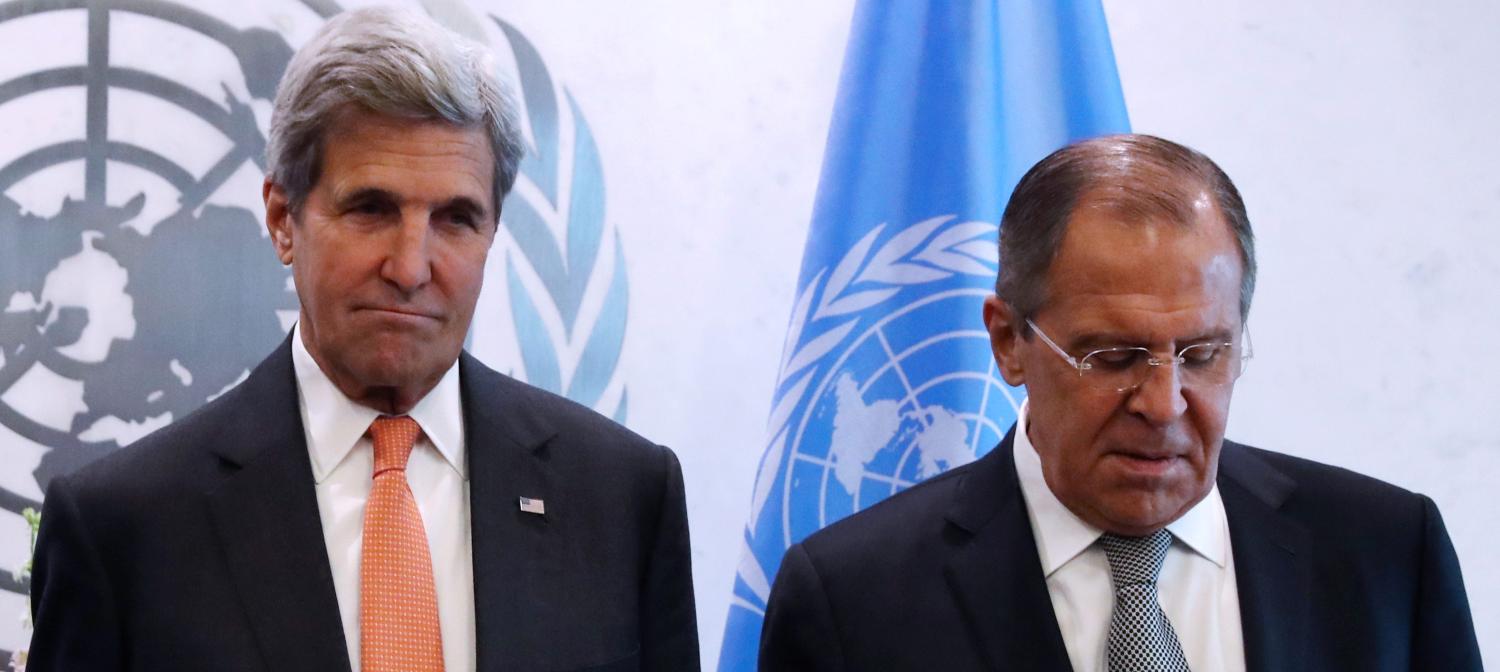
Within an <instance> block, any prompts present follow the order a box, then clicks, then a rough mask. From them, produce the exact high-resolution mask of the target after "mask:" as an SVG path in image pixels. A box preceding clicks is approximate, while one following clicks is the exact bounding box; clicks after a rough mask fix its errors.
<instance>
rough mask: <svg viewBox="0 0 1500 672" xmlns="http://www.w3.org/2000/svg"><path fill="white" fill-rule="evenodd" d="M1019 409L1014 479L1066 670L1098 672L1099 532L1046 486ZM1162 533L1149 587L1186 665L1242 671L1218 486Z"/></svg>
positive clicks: (1104, 629) (1102, 610)
mask: <svg viewBox="0 0 1500 672" xmlns="http://www.w3.org/2000/svg"><path fill="white" fill-rule="evenodd" d="M1027 408H1028V406H1027V405H1026V404H1022V406H1021V412H1020V418H1019V419H1018V420H1017V424H1016V440H1015V461H1016V474H1017V475H1018V476H1019V477H1020V481H1021V494H1022V496H1023V498H1024V499H1025V501H1026V514H1027V516H1028V517H1029V518H1030V519H1031V529H1032V533H1033V534H1034V535H1035V537H1036V550H1037V555H1038V556H1040V558H1041V561H1042V573H1043V574H1045V575H1046V577H1047V592H1048V594H1049V595H1050V596H1051V597H1052V611H1053V613H1054V614H1056V616H1057V626H1058V629H1059V630H1061V631H1062V637H1063V643H1064V644H1065V645H1066V646H1067V649H1068V659H1069V660H1071V661H1072V663H1073V669H1074V670H1075V671H1076V672H1105V670H1107V669H1108V657H1107V655H1106V652H1105V648H1106V646H1107V645H1108V639H1109V619H1110V612H1111V610H1112V609H1113V608H1114V587H1113V586H1112V585H1111V584H1110V578H1109V559H1108V558H1106V557H1105V555H1104V549H1103V548H1101V547H1100V546H1099V545H1098V544H1095V543H1094V542H1095V541H1097V540H1098V539H1099V537H1100V535H1102V534H1103V531H1102V530H1100V529H1098V528H1096V527H1094V526H1092V525H1089V524H1088V523H1085V522H1084V521H1083V520H1082V519H1080V518H1079V517H1078V516H1076V515H1074V514H1073V512H1072V511H1069V510H1068V508H1067V507H1066V506H1063V503H1062V502H1061V501H1059V500H1058V499H1057V496H1056V495H1054V494H1053V493H1052V490H1051V489H1050V488H1049V487H1048V486H1047V481H1046V480H1045V479H1044V478H1043V477H1042V460H1041V458H1040V457H1039V456H1038V455H1037V452H1036V449H1035V447H1033V446H1032V444H1031V440H1030V439H1029V438H1028V437H1027V435H1026V429H1027V423H1026V420H1027ZM1167 530H1168V531H1170V532H1171V533H1172V546H1171V547H1170V548H1169V549H1168V550H1167V558H1166V560H1165V561H1164V562H1163V563H1162V568H1161V575H1160V576H1159V577H1158V578H1157V582H1156V587H1157V592H1158V595H1159V597H1160V599H1161V605H1162V610H1163V611H1165V612H1166V614H1167V619H1168V620H1169V621H1171V623H1172V629H1173V630H1175V631H1176V632H1177V639H1178V641H1179V642H1181V644H1182V653H1183V655H1184V656H1186V657H1187V662H1188V667H1189V668H1191V669H1193V670H1215V671H1223V672H1242V671H1243V670H1244V669H1245V646H1244V638H1243V633H1242V632H1241V631H1240V597H1239V590H1238V588H1236V586H1235V582H1234V556H1233V553H1232V552H1231V549H1230V545H1229V519H1228V518H1227V517H1225V515H1224V500H1223V499H1221V498H1220V497H1219V487H1218V486H1217V485H1215V486H1214V488H1213V490H1211V491H1210V492H1209V493H1208V496H1207V497H1204V498H1203V501H1201V502H1198V503H1197V504H1196V505H1194V506H1193V508H1191V509H1189V510H1188V512H1187V513H1185V514H1183V515H1182V517H1181V518H1178V519H1177V520H1176V521H1174V522H1172V524H1170V525H1168V526H1167Z"/></svg>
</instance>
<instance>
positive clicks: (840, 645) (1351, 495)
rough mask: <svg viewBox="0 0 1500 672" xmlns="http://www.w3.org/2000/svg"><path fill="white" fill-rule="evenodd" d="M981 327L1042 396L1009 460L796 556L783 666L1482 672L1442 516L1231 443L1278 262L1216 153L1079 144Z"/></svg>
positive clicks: (1022, 231)
mask: <svg viewBox="0 0 1500 672" xmlns="http://www.w3.org/2000/svg"><path fill="white" fill-rule="evenodd" d="M1000 269H1001V271H1000V277H999V279H998V281H997V283H996V295H995V296H991V297H990V298H989V300H988V301H986V303H985V306H984V321H985V325H986V327H987V328H988V330H989V333H990V339H991V344H992V346H993V350H994V354H995V361H996V363H997V365H998V368H999V370H1000V373H1001V375H1002V376H1003V377H1004V378H1005V380H1006V381H1007V382H1009V383H1010V384H1012V385H1024V386H1026V391H1027V396H1028V399H1027V401H1026V403H1025V404H1024V405H1023V407H1022V409H1021V412H1020V417H1019V420H1018V422H1017V423H1016V426H1015V427H1014V428H1012V430H1011V431H1010V432H1009V433H1008V434H1007V435H1006V437H1005V438H1004V439H1003V440H1002V441H1001V442H1000V445H999V446H998V447H996V448H995V450H993V451H992V452H990V453H989V454H988V455H986V456H985V457H983V458H981V459H980V460H978V461H976V462H974V463H973V464H970V465H968V466H965V467H961V468H958V469H954V470H952V471H950V472H948V473H947V474H944V475H943V476H939V477H937V478H934V479H931V480H929V481H927V482H925V483H923V484H921V485H918V486H916V487H913V488H911V489H909V490H907V491H905V492H903V493H901V494H899V495H896V496H894V497H892V498H890V499H889V500H887V502H884V503H882V504H880V505H877V506H875V507H872V508H870V509H868V510H866V511H864V512H861V513H859V514H855V515H854V516H851V517H849V518H848V519H845V520H844V521H842V522H839V523H836V524H834V525H832V526H830V527H828V528H827V529H825V530H823V531H822V532H819V533H817V534H814V535H812V536H811V537H808V538H807V539H806V540H805V541H803V542H802V543H800V544H796V545H794V546H792V547H791V548H790V549H789V550H788V551H787V554H786V557H785V559H784V560H783V563H782V567H781V571H780V573H779V574H778V575H777V577H776V582H775V586H774V588H773V589H772V593H771V599H770V603H769V606H768V609H767V611H766V619H765V627H764V630H763V634H762V639H761V658H760V666H761V669H764V670H793V669H797V670H803V669H805V670H867V669H880V670H906V669H912V670H915V669H924V670H926V669H942V670H970V669H1005V670H1064V669H1073V670H1087V671H1089V672H1094V671H1100V670H1109V671H1111V672H1118V671H1122V670H1189V669H1191V670H1198V671H1200V672H1207V671H1238V670H1276V671H1282V670H1408V669H1409V670H1480V669H1481V663H1480V660H1479V651H1478V644H1477V642H1476V639H1475V635H1474V628H1473V623H1472V620H1471V617H1470V614H1469V607H1468V600H1467V597H1466V596H1465V593H1464V587H1463V579H1462V577H1461V575H1460V572H1459V567H1458V560H1457V557H1456V556H1455V554H1454V551H1453V546H1452V544H1451V542H1450V541H1449V539H1448V535H1447V533H1446V531H1445V530H1444V527H1443V523H1442V518H1441V516H1440V515H1439V514H1438V511H1437V508H1436V507H1435V506H1434V504H1433V502H1432V501H1431V500H1430V499H1428V498H1426V497H1424V496H1422V495H1418V494H1414V493H1411V492H1407V491H1405V490H1402V489H1400V488H1397V487H1395V486H1392V485H1388V484H1385V483H1381V482H1379V481H1376V480H1374V479H1370V478H1367V477H1364V476H1360V475H1357V474H1353V473H1351V472H1348V471H1344V470H1341V469H1336V468H1333V467H1328V466H1324V465H1320V464H1316V463H1313V462H1309V461H1306V460H1301V459H1297V458H1293V457H1288V456H1285V455H1279V454H1276V453H1272V452H1268V451H1264V450H1260V449H1256V448H1251V447H1248V446H1243V445H1240V444H1236V443H1234V442H1231V441H1227V440H1225V439H1224V426H1225V422H1226V420H1227V418H1228V415H1229V401H1230V398H1231V396H1232V392H1233V389H1234V383H1235V381H1236V380H1237V379H1238V377H1239V376H1240V374H1241V373H1242V372H1243V371H1244V369H1245V365H1246V363H1247V361H1248V360H1249V359H1250V356H1251V348H1250V338H1249V332H1248V330H1247V329H1246V324H1245V319H1246V317H1247V315H1248V314H1249V309H1250V298H1251V295H1252V294H1253V292H1254V288H1255V249H1254V238H1253V235H1252V233H1251V229H1250V224H1249V219H1248V217H1247V216H1246V214H1245V206H1244V203H1243V202H1242V200H1241V198H1240V195H1239V193H1238V191H1237V190H1236V189H1235V187H1234V185H1233V183H1232V182H1231V181H1230V180H1229V178H1228V177H1227V176H1226V175H1225V174H1224V173H1223V171H1222V170H1220V169H1219V167H1218V166H1217V165H1215V164H1214V163H1213V162H1212V161H1211V160H1209V159H1208V157H1206V156H1204V155H1202V154H1200V153H1198V152H1196V151H1194V150H1192V149H1189V148H1187V147H1183V146H1181V145H1178V144H1176V143H1173V142H1169V141H1167V140H1162V139H1160V138H1155V137H1151V136H1145V135H1122V136H1111V137H1104V138H1096V139H1093V140H1087V141H1084V142H1079V143H1076V144H1073V145H1070V146H1068V147H1065V148H1063V149H1061V150H1058V151H1057V152H1055V153H1053V154H1052V155H1050V156H1048V157H1047V158H1045V159H1043V160H1042V161H1041V162H1040V163H1038V164H1037V165H1036V166H1035V167H1033V168H1032V169H1031V170H1030V171H1029V172H1028V173H1027V174H1026V175H1025V176H1024V177H1023V178H1022V179H1021V182H1020V184H1019V185H1018V186H1017V187H1016V189H1015V192H1014V193H1013V194H1012V196H1011V200H1010V203H1009V204H1008V206H1007V207H1006V211H1005V214H1004V220H1003V222H1002V226H1001V238H1000Z"/></svg>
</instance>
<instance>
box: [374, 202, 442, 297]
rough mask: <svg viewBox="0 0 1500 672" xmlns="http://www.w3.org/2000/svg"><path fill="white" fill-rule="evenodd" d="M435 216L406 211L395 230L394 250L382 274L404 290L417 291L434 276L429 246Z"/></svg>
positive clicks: (382, 268)
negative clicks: (432, 217)
mask: <svg viewBox="0 0 1500 672" xmlns="http://www.w3.org/2000/svg"><path fill="white" fill-rule="evenodd" d="M430 219H431V217H430V216H429V215H428V213H426V212H420V213H403V215H402V217H401V225H400V228H399V229H398V230H397V231H396V232H395V233H394V234H393V236H394V239H393V240H392V241H391V247H390V252H389V254H388V255H387V256H386V258H385V263H384V264H383V265H382V266H381V268H380V275H381V277H383V278H385V279H386V281H388V282H390V283H391V284H393V285H396V287H397V288H399V289H400V290H401V291H403V292H408V293H410V292H414V291H416V290H418V289H420V288H421V287H422V286H423V285H426V284H427V283H428V282H429V281H431V280H432V258H431V254H430V250H429V249H428V243H429V237H430V235H431V234H430V232H431V230H432V227H431V222H430V221H429V220H430Z"/></svg>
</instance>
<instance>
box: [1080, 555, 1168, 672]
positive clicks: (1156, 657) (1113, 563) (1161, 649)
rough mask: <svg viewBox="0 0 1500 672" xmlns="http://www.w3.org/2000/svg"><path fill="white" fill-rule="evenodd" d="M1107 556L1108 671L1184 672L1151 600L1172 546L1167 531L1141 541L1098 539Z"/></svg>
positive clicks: (1162, 616)
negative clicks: (1110, 603) (1110, 594)
mask: <svg viewBox="0 0 1500 672" xmlns="http://www.w3.org/2000/svg"><path fill="white" fill-rule="evenodd" d="M1099 544H1100V545H1101V546H1103V547H1104V555H1105V556H1107V557H1108V558H1109V579H1110V581H1111V582H1112V583H1113V584H1114V587H1115V608H1114V611H1113V612H1112V613H1111V615H1110V619H1109V672H1148V671H1149V672H1157V671H1159V670H1168V671H1171V672H1187V670H1188V664H1187V658H1185V657H1184V656H1183V655H1182V644H1180V643H1179V642H1178V641H1177V632H1176V631H1174V630H1173V629H1172V623H1171V622H1170V621H1168V620H1167V614H1166V612H1163V611H1162V610H1161V603H1160V602H1159V601H1158V600H1157V596H1156V575H1157V574H1160V573H1161V563H1162V560H1165V559H1166V557H1167V548H1169V547H1170V546H1171V545H1172V533H1171V532H1168V531H1166V530H1157V531H1156V533H1155V534H1152V535H1150V536H1146V537H1121V536H1117V535H1113V534H1106V535H1104V536H1102V537H1099Z"/></svg>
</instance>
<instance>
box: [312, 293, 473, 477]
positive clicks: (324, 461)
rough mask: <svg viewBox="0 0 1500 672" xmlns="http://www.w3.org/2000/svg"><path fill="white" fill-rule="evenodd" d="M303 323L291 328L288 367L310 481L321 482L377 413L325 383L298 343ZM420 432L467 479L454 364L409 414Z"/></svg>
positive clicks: (318, 368)
mask: <svg viewBox="0 0 1500 672" xmlns="http://www.w3.org/2000/svg"><path fill="white" fill-rule="evenodd" d="M301 326H302V325H301V324H300V323H299V324H298V325H296V326H294V327H292V369H293V370H294V371H295V373H296V376H297V389H298V391H299V392H300V394H299V395H298V397H299V399H300V402H301V403H300V409H301V411H302V426H303V427H304V428H305V430H304V431H305V432H306V433H307V447H308V452H309V453H310V455H311V457H312V467H313V479H314V480H315V481H316V482H318V483H322V482H323V481H324V480H326V479H327V478H328V477H329V476H331V475H332V474H333V471H334V470H335V469H337V468H338V466H339V464H341V463H342V462H343V461H344V460H345V459H346V458H348V457H349V453H350V452H352V451H353V449H354V446H355V445H356V444H358V443H359V440H360V438H361V437H363V436H364V435H365V432H367V431H369V429H370V423H372V422H374V421H375V418H378V417H380V412H379V411H376V410H375V409H373V408H369V407H368V406H361V405H359V404H356V403H354V401H352V400H350V399H349V398H348V397H346V396H344V393H343V392H341V391H339V389H338V387H336V386H335V385H334V384H333V381H332V380H329V378H328V375H327V374H325V373H324V372H323V369H322V368H320V367H319V366H318V363H317V361H315V360H314V359H313V358H312V354H311V353H309V352H308V351H307V345H306V344H305V343H303V342H302V333H301V331H302V329H301ZM407 415H410V416H411V417H412V419H413V420H416V421H417V425H419V426H420V427H421V428H422V434H423V435H424V436H426V437H427V440H428V441H430V442H431V443H432V445H433V447H434V448H437V451H438V453H439V454H441V455H442V456H443V459H444V460H446V461H447V462H448V464H449V465H450V466H451V467H452V468H453V470H454V471H456V472H458V475H459V476H461V477H464V478H468V464H467V462H466V460H465V451H464V440H463V439H464V430H463V401H462V392H461V390H460V387H459V382H458V362H457V361H455V362H454V363H453V365H452V366H450V367H449V368H448V371H447V373H444V374H443V378H442V379H441V380H439V381H438V384H437V386H436V387H434V388H432V391H430V392H428V393H427V396H425V397H422V399H421V401H418V402H417V405H416V406H413V407H412V409H411V411H409V412H408V413H407Z"/></svg>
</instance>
